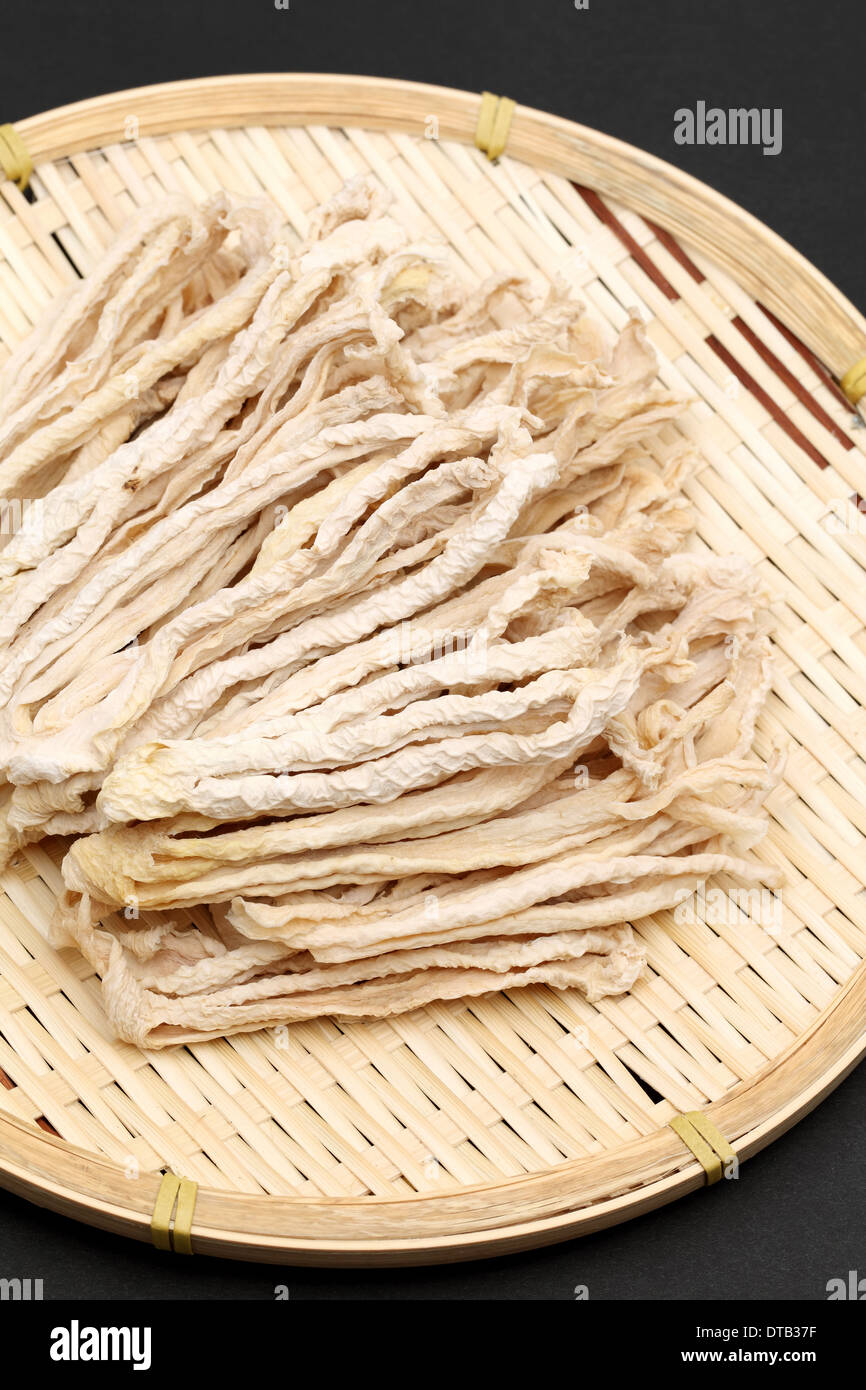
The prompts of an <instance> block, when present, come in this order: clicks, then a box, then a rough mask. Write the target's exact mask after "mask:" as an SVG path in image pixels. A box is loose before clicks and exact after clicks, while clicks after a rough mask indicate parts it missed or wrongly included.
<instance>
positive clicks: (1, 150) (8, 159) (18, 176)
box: [0, 125, 33, 193]
mask: <svg viewBox="0 0 866 1390" xmlns="http://www.w3.org/2000/svg"><path fill="white" fill-rule="evenodd" d="M0 169H2V170H3V174H4V176H5V177H6V178H7V179H14V180H15V182H16V183H17V184H18V187H19V188H20V189H21V192H22V193H23V192H24V190H25V188H26V187H27V185H28V183H29V182H30V175H31V174H32V173H33V160H32V159H31V158H30V156H29V154H28V153H27V146H26V145H25V144H24V141H23V140H22V139H21V136H20V135H19V134H18V131H17V130H16V129H15V127H14V125H0Z"/></svg>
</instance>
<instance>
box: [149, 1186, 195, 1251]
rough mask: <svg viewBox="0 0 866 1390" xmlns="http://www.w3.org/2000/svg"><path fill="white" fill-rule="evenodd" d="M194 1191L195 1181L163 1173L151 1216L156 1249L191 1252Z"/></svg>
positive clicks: (152, 1235)
mask: <svg viewBox="0 0 866 1390" xmlns="http://www.w3.org/2000/svg"><path fill="white" fill-rule="evenodd" d="M197 1194H198V1183H195V1182H192V1181H191V1180H190V1179H189V1178H179V1177H177V1176H176V1174H174V1173H166V1174H165V1175H164V1176H163V1179H162V1182H161V1183H160V1185H159V1191H158V1192H157V1194H156V1201H155V1203H154V1206H153V1216H152V1217H151V1218H150V1236H151V1240H152V1241H153V1243H154V1245H155V1246H156V1248H157V1250H173V1251H174V1252H175V1254H176V1255H191V1254H192V1218H193V1212H194V1211H195V1199H196V1196H197ZM175 1202H177V1208H176V1209H175ZM172 1213H174V1225H173V1226H172V1220H171V1218H172Z"/></svg>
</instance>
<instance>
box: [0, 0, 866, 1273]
mask: <svg viewBox="0 0 866 1390" xmlns="http://www.w3.org/2000/svg"><path fill="white" fill-rule="evenodd" d="M290 4H291V8H290V9H289V10H288V11H283V10H279V11H278V10H276V9H275V7H274V4H273V0H201V3H193V0H138V3H135V0H127V3H125V4H118V3H117V0H78V3H75V4H73V3H69V0H27V3H26V4H25V5H22V6H17V7H15V10H14V12H11V11H10V13H8V14H7V15H6V16H5V17H4V32H3V42H2V44H0V103H2V109H0V120H16V119H20V118H21V117H23V116H26V115H31V114H34V113H35V112H38V111H42V110H45V109H47V108H49V107H53V106H57V105H60V104H62V103H64V102H67V101H75V100H78V99H80V98H84V97H89V96H93V95H96V94H98V93H101V92H108V91H113V90H117V89H119V88H124V87H131V86H136V85H139V84H143V83H149V82H159V81H167V80H171V79H175V78H187V77H198V76H207V75H210V74H215V73H226V72H253V71H259V72H264V71H279V70H298V71H309V72H315V71H319V72H361V73H367V74H371V75H379V76H387V77H404V78H410V79H414V80H417V81H427V82H438V83H443V84H445V85H450V86H456V87H464V88H468V89H471V90H476V91H477V90H481V89H483V88H487V89H489V90H491V91H495V92H501V93H507V94H508V95H510V96H513V97H515V98H517V99H518V100H520V101H523V102H526V103H527V104H529V105H532V106H537V107H541V108H543V109H546V110H550V111H554V112H556V113H558V114H559V115H562V116H567V117H570V118H572V119H574V120H578V121H582V122H584V123H586V124H587V125H591V126H595V127H597V128H598V129H600V130H604V131H607V132H609V133H611V134H614V135H617V136H619V137H621V138H623V139H625V140H629V141H631V142H633V143H634V144H636V145H640V146H642V147H643V148H644V149H648V150H651V151H653V153H655V154H658V155H660V156H661V157H663V158H665V159H668V160H670V161H671V162H672V163H675V164H677V165H678V166H679V167H680V168H683V169H686V170H687V171H688V172H690V173H692V174H695V175H697V176H698V177H699V178H702V179H704V180H705V181H706V182H707V183H709V184H711V185H712V186H713V187H715V188H717V189H719V190H721V191H722V192H724V193H726V194H728V195H729V196H730V197H732V198H733V199H735V200H736V201H737V202H739V203H741V204H742V205H743V206H744V207H747V208H748V209H749V210H750V211H752V212H753V213H755V214H756V215H757V216H759V217H761V218H762V219H763V220H764V221H765V222H767V223H768V224H769V225H770V226H772V227H773V228H774V229H775V230H776V231H777V232H779V233H780V234H781V235H782V236H784V237H786V238H787V239H788V240H789V241H791V242H792V243H793V244H794V245H795V246H797V247H798V248H799V249H800V250H801V251H802V252H804V254H805V255H807V256H808V257H809V258H810V259H811V260H813V261H814V262H815V264H816V265H818V266H819V267H820V268H821V269H822V270H823V271H824V272H825V273H826V274H827V275H828V276H829V277H830V279H832V280H834V281H835V282H836V283H837V284H838V285H839V286H840V287H841V288H842V289H843V290H844V291H845V292H846V293H847V294H848V295H849V296H850V297H851V298H852V299H853V300H854V302H855V303H856V304H858V305H859V307H861V308H866V258H864V256H863V255H862V244H863V212H864V195H863V182H862V140H863V130H864V114H866V96H864V90H866V89H864V81H863V71H864V61H863V49H862V38H863V24H862V21H863V7H862V3H860V2H859V0H858V3H855V0H832V3H825V4H823V5H821V4H815V3H813V0H809V3H806V0H786V2H785V3H769V0H761V3H760V5H759V4H757V3H756V0H727V3H725V4H724V5H722V4H718V3H716V4H711V5H706V6H702V7H701V8H700V11H699V9H698V6H697V5H696V4H695V3H694V0H691V3H689V2H688V0H643V3H641V2H640V0H628V2H627V3H626V0H590V7H589V9H588V10H585V11H584V10H581V11H577V10H575V9H574V6H573V3H572V0H536V3H533V4H525V3H524V4H520V5H516V4H509V5H505V4H502V3H501V2H500V3H496V0H494V2H493V3H482V2H481V0H431V2H430V3H427V4H416V5H414V6H412V5H410V4H408V3H406V0H364V3H359V0H290ZM699 100H703V101H706V102H707V104H708V105H718V106H722V107H729V106H758V107H781V108H782V110H783V113H784V115H783V133H784V141H783V148H782V152H781V154H779V155H778V156H776V157H767V156H764V155H762V153H761V151H760V149H755V148H736V147H724V146H719V147H708V146H704V147H703V148H700V147H683V146H677V145H676V144H675V143H674V140H673V128H674V112H675V111H676V110H677V108H679V107H684V106H688V107H694V106H695V104H696V103H697V102H698V101H699ZM858 160H859V167H858ZM864 1102H866V1067H862V1068H861V1069H860V1070H859V1071H858V1072H857V1073H855V1074H854V1076H853V1077H851V1078H850V1079H849V1080H848V1081H847V1082H846V1083H845V1084H844V1085H843V1087H841V1088H840V1090H839V1091H837V1092H836V1093H835V1094H834V1095H833V1096H832V1097H830V1099H829V1100H827V1101H826V1102H825V1103H824V1104H823V1105H822V1106H821V1107H820V1109H819V1110H818V1111H817V1112H815V1114H813V1115H812V1116H810V1117H809V1118H808V1119H807V1120H805V1121H803V1122H802V1123H801V1124H800V1125H798V1126H797V1128H796V1129H795V1130H794V1131H793V1132H792V1133H791V1134H789V1135H787V1136H786V1137H785V1138H784V1139H782V1140H779V1141H777V1143H775V1144H774V1145H772V1147H771V1148H770V1149H768V1150H767V1151H765V1152H764V1153H763V1154H761V1155H760V1156H759V1157H757V1158H756V1159H754V1160H753V1161H751V1162H750V1163H748V1164H746V1165H745V1166H744V1167H743V1170H742V1173H741V1176H740V1178H739V1180H738V1181H737V1182H729V1183H723V1184H720V1185H719V1186H718V1187H716V1188H714V1189H713V1190H712V1191H706V1192H701V1193H697V1194H695V1196H693V1197H691V1198H688V1199H686V1200H684V1201H682V1202H679V1203H676V1204H675V1205H674V1206H671V1207H667V1208H665V1209H663V1210H662V1211H660V1212H656V1213H653V1214H652V1215H650V1216H647V1217H644V1218H642V1219H641V1220H639V1221H634V1222H631V1223H630V1224H629V1225H627V1226H624V1227H619V1228H617V1229H615V1230H611V1231H607V1232H603V1233H602V1234H600V1235H598V1236H593V1237H590V1238H588V1239H585V1240H582V1241H579V1242H573V1243H571V1244H569V1245H565V1246H560V1247H555V1248H552V1249H549V1250H546V1251H539V1252H536V1253H531V1254H527V1255H521V1256H517V1257H512V1258H508V1259H501V1260H496V1261H493V1262H486V1263H483V1264H475V1265H463V1266H452V1267H450V1268H441V1269H434V1270H415V1271H395V1272H393V1273H374V1272H352V1271H346V1272H340V1271H327V1272H312V1271H303V1270H283V1271H280V1270H278V1269H275V1268H266V1267H256V1266H247V1265H241V1264H228V1263H224V1262H219V1261H206V1260H201V1259H198V1260H195V1261H192V1262H187V1261H184V1260H181V1259H177V1258H169V1257H165V1256H160V1255H158V1254H157V1253H156V1252H155V1251H151V1250H148V1249H146V1248H144V1247H140V1246H137V1245H134V1244H132V1243H127V1242H125V1241H121V1240H118V1239H114V1238H111V1237H108V1236H104V1235H102V1234H101V1233H98V1232H94V1231H90V1230H88V1229H87V1228H85V1227H80V1226H77V1225H75V1224H73V1223H71V1222H67V1221H63V1220H62V1219H61V1218H59V1217H54V1216H53V1215H51V1214H50V1213H45V1212H41V1211H38V1210H36V1209H35V1208H33V1207H30V1206H28V1205H27V1204H25V1203H23V1202H21V1201H18V1200H17V1199H14V1198H12V1197H9V1196H8V1195H6V1194H3V1193H0V1278H3V1277H6V1278H11V1277H16V1276H17V1277H22V1278H27V1277H30V1278H42V1279H44V1282H45V1296H46V1298H69V1297H77V1298H97V1297H111V1298H116V1299H127V1298H151V1299H152V1298H186V1299H189V1298H204V1299H223V1298H247V1299H250V1298H252V1299H258V1298H272V1297H273V1289H274V1285H275V1284H277V1283H285V1284H288V1285H289V1287H290V1289H291V1293H292V1297H293V1298H300V1299H303V1298H313V1299H348V1298H364V1299H381V1298H390V1299H393V1298H399V1299H418V1298H429V1299H467V1298H469V1299H478V1298H496V1299H566V1300H568V1299H571V1298H573V1296H574V1295H573V1290H574V1287H575V1285H578V1284H585V1285H587V1286H588V1288H589V1293H590V1298H591V1299H603V1298H604V1299H637V1298H647V1299H686V1298H701V1299H721V1300H728V1299H736V1298H749V1299H761V1300H763V1299H772V1298H794V1299H823V1298H824V1297H825V1296H826V1295H825V1288H826V1284H827V1281H828V1279H831V1278H834V1277H837V1276H841V1277H846V1276H847V1273H848V1271H849V1270H852V1269H857V1268H858V1267H859V1269H860V1272H861V1274H862V1275H866V1242H864V1231H866V1188H864V1184H863V1181H862V1157H861V1156H862V1153H863V1148H864V1141H866V1104H864Z"/></svg>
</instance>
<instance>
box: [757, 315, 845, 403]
mask: <svg viewBox="0 0 866 1390" xmlns="http://www.w3.org/2000/svg"><path fill="white" fill-rule="evenodd" d="M758 308H759V309H760V310H761V313H762V314H766V316H767V318H768V319H769V320H770V323H772V324H773V326H774V327H775V328H778V330H779V332H780V333H781V335H782V337H783V338H785V339H786V340H787V341H788V342H789V343H790V344H791V347H792V348H794V349H795V351H796V352H798V353H799V354H800V356H801V357H802V358H803V361H804V362H808V364H809V366H810V367H811V368H812V370H813V371H815V372H817V373H818V376H819V377H820V378H821V380H822V381H823V382H824V384H825V386H827V388H828V389H829V390H830V391H832V393H833V395H834V396H835V397H836V400H837V401H838V402H839V404H840V405H841V406H842V407H843V408H844V409H845V410H846V411H847V412H848V414H849V415H850V414H851V412H852V411H853V409H854V407H853V406H852V404H851V402H850V401H849V399H848V397H847V396H846V395H845V392H844V391H843V390H842V388H841V386H840V385H839V383H838V382H837V381H836V378H835V377H834V376H833V373H832V372H830V371H828V370H827V368H826V367H825V366H824V363H823V362H821V361H820V359H819V358H817V357H816V356H815V354H814V352H812V350H811V348H808V347H806V344H805V343H804V342H801V340H800V339H799V338H798V337H797V335H796V333H792V332H791V330H790V328H788V327H787V326H786V325H785V324H784V323H782V321H781V319H777V318H776V315H775V314H774V313H773V311H772V309H768V308H767V306H766V304H761V303H760V301H759V302H758Z"/></svg>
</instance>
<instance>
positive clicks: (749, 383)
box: [706, 333, 827, 468]
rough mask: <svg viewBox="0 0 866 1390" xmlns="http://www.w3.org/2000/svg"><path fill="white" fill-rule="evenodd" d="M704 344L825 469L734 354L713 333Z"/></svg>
mask: <svg viewBox="0 0 866 1390" xmlns="http://www.w3.org/2000/svg"><path fill="white" fill-rule="evenodd" d="M706 342H707V345H708V346H709V347H711V348H712V349H713V352H714V353H715V354H716V356H717V357H719V358H721V360H722V361H723V362H724V364H725V366H726V367H728V368H729V369H730V371H731V372H732V373H733V375H734V376H735V377H736V378H737V381H739V383H740V385H741V386H745V388H746V390H747V391H750V392H751V394H752V395H753V396H754V397H755V400H757V401H760V402H761V405H762V406H763V407H764V409H765V410H766V411H767V412H768V414H769V415H771V416H772V417H773V419H774V420H775V422H776V424H777V425H778V426H779V427H780V429H783V430H784V431H785V433H786V434H787V436H788V438H789V439H792V440H793V441H794V443H795V444H798V445H799V446H800V448H801V449H802V450H803V452H804V454H807V455H808V457H809V458H810V459H811V460H812V461H813V463H817V465H818V467H819V468H826V467H827V460H826V459H825V458H824V456H823V454H821V453H820V452H819V450H818V449H816V448H815V445H814V444H813V443H812V441H811V440H810V439H807V438H806V436H805V435H804V434H803V432H802V430H799V429H798V428H797V426H796V425H795V424H794V423H793V422H792V421H791V420H789V419H788V417H787V415H786V414H785V413H784V411H783V410H781V409H780V408H779V406H778V405H777V404H776V402H775V401H774V400H773V398H772V396H770V395H769V394H768V393H767V392H766V391H765V390H764V388H763V387H762V386H759V385H758V383H757V381H755V378H754V377H753V376H752V375H751V374H750V373H749V372H747V371H746V369H745V367H744V366H743V365H742V363H740V362H738V361H737V359H736V357H735V356H734V354H733V353H732V352H730V351H729V350H728V348H726V347H725V345H724V343H720V342H719V340H718V338H717V337H716V336H715V334H713V333H710V334H709V335H708V336H707V339H706Z"/></svg>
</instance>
